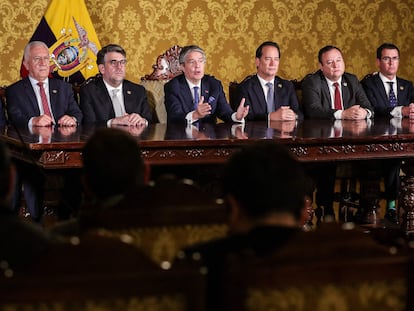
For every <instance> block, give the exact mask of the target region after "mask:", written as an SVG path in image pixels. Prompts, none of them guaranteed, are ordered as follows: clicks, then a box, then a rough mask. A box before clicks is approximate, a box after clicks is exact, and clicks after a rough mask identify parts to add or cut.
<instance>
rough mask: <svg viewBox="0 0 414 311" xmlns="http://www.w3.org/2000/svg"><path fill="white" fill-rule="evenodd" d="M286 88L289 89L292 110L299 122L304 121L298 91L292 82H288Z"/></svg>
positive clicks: (289, 102) (289, 101)
mask: <svg viewBox="0 0 414 311" xmlns="http://www.w3.org/2000/svg"><path fill="white" fill-rule="evenodd" d="M286 87H287V89H288V96H287V97H288V106H289V107H290V109H292V110H293V111H294V112H295V113H296V115H297V116H298V119H299V120H302V119H303V113H302V111H301V109H300V105H299V101H298V96H297V95H296V90H295V87H294V85H293V83H292V82H291V81H286Z"/></svg>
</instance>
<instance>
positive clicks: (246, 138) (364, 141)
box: [1, 119, 414, 169]
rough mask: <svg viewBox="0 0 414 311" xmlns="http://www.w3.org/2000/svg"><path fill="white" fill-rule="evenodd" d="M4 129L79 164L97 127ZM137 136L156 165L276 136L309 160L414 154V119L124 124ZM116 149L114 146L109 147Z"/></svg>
mask: <svg viewBox="0 0 414 311" xmlns="http://www.w3.org/2000/svg"><path fill="white" fill-rule="evenodd" d="M97 128H98V127H96V126H80V127H78V128H60V127H56V128H35V129H34V131H33V130H32V131H29V130H28V129H27V128H21V129H16V128H13V127H11V126H9V127H6V128H2V129H1V133H2V139H3V140H4V141H6V143H7V145H8V146H9V148H10V150H11V152H12V155H13V157H15V158H17V159H20V160H23V161H27V162H31V163H36V164H38V165H40V166H41V167H43V168H45V169H65V168H79V167H81V166H82V163H81V153H82V148H83V146H84V144H85V142H86V141H87V140H88V138H89V137H90V136H91V135H92V134H93V132H94V131H95V130H96V129H97ZM118 128H121V129H123V130H125V131H128V132H130V133H131V134H132V135H133V136H135V137H136V138H137V141H139V143H140V146H141V148H142V154H143V157H144V159H145V161H147V162H148V163H149V164H151V165H174V164H177V165H180V164H213V163H223V162H225V161H226V160H227V158H228V157H229V156H230V155H231V154H232V153H233V152H235V151H237V150H239V149H240V148H241V147H242V146H244V145H248V144H251V143H253V142H255V141H258V140H263V139H273V140H275V141H277V142H279V143H281V144H284V145H286V146H287V147H288V148H289V149H290V150H291V151H292V152H293V153H294V154H295V155H296V156H297V157H298V159H299V160H301V161H304V162H323V161H348V160H367V159H387V158H402V159H403V158H408V157H412V156H413V155H414V121H413V122H410V121H409V120H408V119H403V120H399V119H392V120H388V119H378V120H377V119H376V120H368V121H366V120H363V121H339V120H337V121H330V120H304V121H298V122H286V121H284V122H282V121H281V122H271V124H270V126H269V127H268V124H267V122H246V124H245V125H244V126H242V125H239V124H225V123H220V124H217V125H211V124H200V125H198V127H196V126H193V127H187V126H185V125H180V124H153V125H150V126H149V127H147V128H135V127H118ZM108 148H111V146H108Z"/></svg>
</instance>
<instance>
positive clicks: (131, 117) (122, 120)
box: [111, 113, 147, 126]
mask: <svg viewBox="0 0 414 311" xmlns="http://www.w3.org/2000/svg"><path fill="white" fill-rule="evenodd" d="M111 125H124V126H147V120H145V119H144V118H143V117H141V116H140V115H139V114H138V113H131V114H128V113H126V114H125V115H123V116H121V117H116V118H113V119H112V121H111Z"/></svg>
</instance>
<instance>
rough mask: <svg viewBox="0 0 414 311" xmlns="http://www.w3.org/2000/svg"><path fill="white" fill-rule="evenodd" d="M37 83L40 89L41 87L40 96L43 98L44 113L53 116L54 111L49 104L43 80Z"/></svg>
mask: <svg viewBox="0 0 414 311" xmlns="http://www.w3.org/2000/svg"><path fill="white" fill-rule="evenodd" d="M37 85H38V86H39V89H40V98H41V100H42V107H43V113H44V114H45V115H47V116H49V117H51V118H52V113H51V112H50V109H49V104H48V102H47V97H46V92H45V88H44V87H43V82H37Z"/></svg>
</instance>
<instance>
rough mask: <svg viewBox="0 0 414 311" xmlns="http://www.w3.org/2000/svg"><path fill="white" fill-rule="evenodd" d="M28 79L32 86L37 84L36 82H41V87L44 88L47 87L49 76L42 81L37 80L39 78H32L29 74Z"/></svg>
mask: <svg viewBox="0 0 414 311" xmlns="http://www.w3.org/2000/svg"><path fill="white" fill-rule="evenodd" d="M29 81H30V83H31V85H33V86H37V83H38V82H43V87H44V88H47V87H48V85H49V78H46V79H45V80H43V81H39V80H36V79H35V78H32V77H31V76H29Z"/></svg>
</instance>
